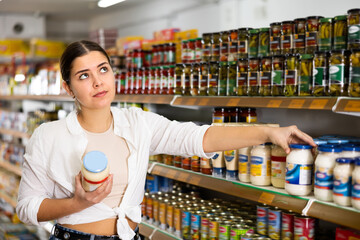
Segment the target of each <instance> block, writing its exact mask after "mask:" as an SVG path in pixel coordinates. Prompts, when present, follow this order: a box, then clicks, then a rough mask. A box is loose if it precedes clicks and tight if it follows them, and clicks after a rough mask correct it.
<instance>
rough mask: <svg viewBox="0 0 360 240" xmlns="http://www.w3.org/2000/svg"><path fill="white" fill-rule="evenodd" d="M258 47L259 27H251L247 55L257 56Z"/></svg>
mask: <svg viewBox="0 0 360 240" xmlns="http://www.w3.org/2000/svg"><path fill="white" fill-rule="evenodd" d="M258 47H259V29H251V30H250V31H249V50H248V52H249V57H257V56H258Z"/></svg>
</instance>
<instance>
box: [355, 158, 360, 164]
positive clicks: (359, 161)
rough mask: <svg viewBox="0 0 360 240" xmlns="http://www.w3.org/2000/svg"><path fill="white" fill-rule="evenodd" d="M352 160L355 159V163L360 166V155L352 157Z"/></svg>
mask: <svg viewBox="0 0 360 240" xmlns="http://www.w3.org/2000/svg"><path fill="white" fill-rule="evenodd" d="M354 160H355V165H356V166H360V157H356V158H354Z"/></svg>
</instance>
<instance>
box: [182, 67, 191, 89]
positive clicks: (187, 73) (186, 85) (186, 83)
mask: <svg viewBox="0 0 360 240" xmlns="http://www.w3.org/2000/svg"><path fill="white" fill-rule="evenodd" d="M190 77H191V63H186V64H184V69H183V72H182V78H181V80H182V81H181V94H182V95H183V96H191V88H190Z"/></svg>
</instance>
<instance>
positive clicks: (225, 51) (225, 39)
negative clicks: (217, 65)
mask: <svg viewBox="0 0 360 240" xmlns="http://www.w3.org/2000/svg"><path fill="white" fill-rule="evenodd" d="M228 55H229V32H228V31H223V32H220V61H222V62H224V61H228Z"/></svg>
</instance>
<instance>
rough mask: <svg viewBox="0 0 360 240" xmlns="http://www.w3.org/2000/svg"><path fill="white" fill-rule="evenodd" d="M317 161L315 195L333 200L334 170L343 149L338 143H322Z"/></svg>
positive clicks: (320, 198)
mask: <svg viewBox="0 0 360 240" xmlns="http://www.w3.org/2000/svg"><path fill="white" fill-rule="evenodd" d="M318 150H319V154H318V155H317V157H316V161H315V185H314V195H315V198H316V199H319V200H321V201H327V202H330V201H332V200H333V191H332V189H333V178H334V176H333V172H334V167H335V161H336V159H337V158H339V157H340V156H341V152H342V149H341V148H340V146H338V145H332V144H325V145H320V146H319V148H318Z"/></svg>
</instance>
